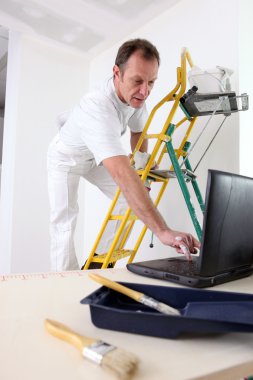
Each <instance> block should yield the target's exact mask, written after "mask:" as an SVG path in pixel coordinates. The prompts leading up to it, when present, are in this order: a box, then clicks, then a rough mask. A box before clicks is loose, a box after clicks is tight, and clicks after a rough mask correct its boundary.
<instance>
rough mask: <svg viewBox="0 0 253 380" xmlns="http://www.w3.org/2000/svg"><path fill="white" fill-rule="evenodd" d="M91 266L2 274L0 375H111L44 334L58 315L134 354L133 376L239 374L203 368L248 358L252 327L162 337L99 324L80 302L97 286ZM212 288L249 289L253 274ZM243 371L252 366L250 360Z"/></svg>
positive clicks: (123, 275) (78, 378)
mask: <svg viewBox="0 0 253 380" xmlns="http://www.w3.org/2000/svg"><path fill="white" fill-rule="evenodd" d="M88 272H89V271H80V272H79V271H77V272H64V273H59V274H56V273H52V274H50V273H44V274H34V275H17V276H0V321H1V323H0V353H1V354H0V357H1V361H0V379H1V380H17V379H25V380H51V379H52V380H59V379H60V380H65V379H66V380H67V379H68V380H70V379H71V380H84V379H89V380H93V379H94V380H98V379H103V380H107V379H108V380H109V379H113V377H112V376H111V375H110V374H108V373H107V372H105V371H104V370H103V369H101V368H100V367H98V366H96V365H95V364H93V363H90V362H89V361H87V360H86V359H83V358H82V357H81V355H80V353H79V352H78V350H77V349H76V348H75V347H73V346H72V345H69V344H67V343H65V342H63V341H61V340H58V339H56V338H55V337H53V336H51V335H50V334H48V333H47V331H45V329H44V326H43V322H44V319H45V318H50V319H55V320H58V321H60V322H62V323H64V324H66V325H68V326H69V327H71V328H72V329H73V330H76V331H78V332H79V333H81V334H83V335H87V336H90V337H94V338H97V339H99V338H100V339H102V340H104V341H107V342H109V343H111V344H114V345H116V346H119V347H122V348H123V349H125V350H127V351H131V352H133V353H135V354H136V355H138V356H139V357H140V359H141V363H140V368H139V371H138V373H137V374H136V376H135V379H136V380H144V379H145V380H165V379H166V380H181V379H196V378H198V377H200V378H201V379H202V378H203V379H209V378H210V379H211V378H212V379H213V378H214V379H215V380H216V379H218V378H220V379H221V378H222V379H229V380H232V379H233V378H235V379H237V380H239V378H240V377H238V375H237V374H236V375H235V376H236V377H233V376H232V375H231V374H230V375H226V376H227V377H226V376H225V377H217V376H218V375H217V376H215V377H212V376H211V377H208V376H205V375H207V374H210V373H212V372H214V371H218V370H221V369H224V368H228V367H230V366H234V365H237V364H241V363H245V362H247V361H249V360H251V359H252V358H253V334H249V333H245V334H241V333H231V334H216V335H202V336H190V337H187V338H186V337H184V338H177V339H161V338H154V337H148V336H142V335H134V334H128V333H121V332H117V331H111V330H104V329H99V328H97V327H96V326H94V325H93V324H92V322H91V319H90V309H89V306H88V305H81V304H80V300H81V299H82V298H84V297H85V296H86V295H88V294H90V293H91V292H92V291H94V290H95V289H97V288H98V287H100V285H99V284H97V283H95V282H94V281H92V280H90V279H89V278H88V277H87V274H88ZM94 272H99V273H101V274H102V275H105V276H107V277H108V278H110V279H112V280H114V281H124V282H136V283H149V284H157V285H163V286H176V285H173V283H169V282H163V281H158V280H154V279H148V278H145V277H141V276H137V275H135V274H133V273H130V272H128V271H127V270H126V269H105V270H102V271H94ZM212 290H227V291H238V292H247V293H253V276H251V277H248V278H245V279H243V280H237V281H233V282H230V283H227V284H224V285H219V286H216V287H214V288H212ZM247 370H248V371H249V370H250V371H251V372H248V373H253V366H250V367H249V369H247ZM233 373H234V374H235V373H236V372H235V371H234V372H233ZM240 374H241V373H240ZM203 376H204V377H203ZM241 377H242V376H241Z"/></svg>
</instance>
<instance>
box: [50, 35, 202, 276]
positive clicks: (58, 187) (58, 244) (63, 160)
mask: <svg viewBox="0 0 253 380" xmlns="http://www.w3.org/2000/svg"><path fill="white" fill-rule="evenodd" d="M159 63H160V58H159V53H158V51H157V49H156V48H155V46H153V45H152V44H151V43H150V42H149V41H147V40H142V39H134V40H130V41H127V42H125V43H124V44H123V45H122V46H121V47H120V48H119V51H118V54H117V57H116V61H115V65H114V67H113V77H112V78H110V79H109V80H107V81H106V83H105V84H104V85H103V86H102V88H101V89H100V90H99V91H94V92H91V93H89V94H87V95H86V96H84V97H83V98H82V99H81V101H80V103H79V104H78V105H77V106H76V107H74V109H73V110H72V111H71V112H70V113H69V114H68V115H63V117H60V118H59V119H58V122H59V124H60V127H61V128H60V131H59V134H58V135H57V136H56V138H55V139H54V140H53V142H52V143H51V144H50V147H49V151H48V171H49V182H48V186H49V198H50V206H51V218H50V221H51V270H53V271H62V270H74V269H79V265H78V262H77V259H76V255H75V249H74V243H73V235H74V231H75V226H76V219H77V214H78V204H77V191H78V184H79V180H80V177H83V178H85V179H87V180H88V181H89V182H91V183H92V184H94V185H96V186H97V187H98V188H99V189H100V190H101V191H103V192H104V193H105V194H106V195H107V196H108V197H109V198H111V199H112V198H113V197H114V194H115V191H116V188H117V187H118V186H119V187H120V188H121V190H122V193H123V194H124V197H125V198H124V197H121V199H120V202H119V209H120V210H121V211H119V212H122V210H123V209H124V208H126V203H125V200H126V202H127V203H128V204H129V205H130V207H131V208H132V210H133V212H134V213H135V214H136V215H137V216H138V217H139V218H140V219H141V220H142V221H143V223H145V224H146V225H147V227H148V228H149V229H151V230H152V231H153V233H154V234H155V235H156V236H157V237H158V239H159V240H160V241H161V242H162V243H163V244H166V245H169V246H172V247H175V248H176V250H177V251H178V252H182V248H184V247H187V248H188V249H189V251H190V252H191V253H194V252H195V248H197V247H199V242H198V241H197V240H196V239H195V238H194V237H193V236H191V235H190V234H187V233H182V232H178V231H173V230H172V229H170V228H169V227H168V226H167V225H166V223H165V221H164V219H163V218H162V216H161V215H160V213H159V212H158V210H157V209H156V208H155V206H154V204H153V202H152V200H151V198H150V197H149V194H148V192H147V191H146V189H145V187H144V185H143V183H142V182H141V180H140V178H139V176H138V175H137V174H136V172H135V171H134V169H133V168H132V167H131V166H130V161H129V158H128V156H127V153H126V152H125V150H124V149H123V147H122V145H121V142H120V137H121V135H122V134H124V133H125V131H126V128H127V127H129V128H130V132H131V141H130V142H131V149H132V151H133V150H134V148H135V146H136V144H137V141H138V139H139V137H140V135H141V132H142V130H143V127H144V125H145V122H146V120H147V116H148V115H147V111H146V106H145V100H146V99H147V97H148V96H149V94H150V91H151V90H152V88H153V86H154V83H155V81H156V79H157V73H158V67H159ZM146 150H147V142H146V141H144V143H143V144H142V147H141V151H143V152H145V151H146ZM106 239H107V240H106V242H105V247H100V249H99V250H98V252H97V253H98V254H99V253H102V252H107V248H109V247H108V245H109V243H110V239H111V236H107V237H106ZM180 246H181V248H180Z"/></svg>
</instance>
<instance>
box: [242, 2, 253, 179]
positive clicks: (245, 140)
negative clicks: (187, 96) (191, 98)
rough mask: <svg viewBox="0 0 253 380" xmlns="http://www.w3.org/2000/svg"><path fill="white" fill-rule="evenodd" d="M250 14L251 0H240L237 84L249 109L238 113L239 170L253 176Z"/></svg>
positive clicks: (252, 93)
mask: <svg viewBox="0 0 253 380" xmlns="http://www.w3.org/2000/svg"><path fill="white" fill-rule="evenodd" d="M250 14H253V3H252V1H251V0H241V1H240V13H239V26H240V28H239V33H240V34H239V86H240V93H243V92H246V93H247V94H248V95H249V110H248V111H247V112H241V113H240V172H241V173H242V174H244V175H246V176H249V177H253V165H252V144H253V143H252V142H253V107H252V99H253V75H252V67H253V50H252V34H253V24H252V21H251V19H250V17H249V15H250Z"/></svg>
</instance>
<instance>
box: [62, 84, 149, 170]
mask: <svg viewBox="0 0 253 380" xmlns="http://www.w3.org/2000/svg"><path fill="white" fill-rule="evenodd" d="M147 117H148V114H147V109H146V105H145V104H144V106H143V107H141V108H138V109H135V108H132V107H131V106H129V105H128V104H125V103H123V102H122V101H121V100H120V99H119V97H118V96H117V94H116V91H115V87H114V84H113V79H112V78H110V79H109V80H107V81H106V82H105V84H104V85H103V86H102V87H101V89H100V90H97V91H93V92H90V93H88V94H87V95H85V96H84V97H83V98H82V99H81V101H80V103H79V104H78V105H77V106H76V107H74V109H73V110H72V111H71V112H70V114H69V116H68V118H67V120H66V122H65V123H64V125H63V126H62V128H61V129H60V139H61V141H62V142H63V143H64V144H66V145H68V146H71V147H72V148H77V149H81V150H84V151H86V150H89V151H90V152H91V153H92V154H93V156H94V158H95V160H96V163H97V165H99V164H100V163H101V162H102V161H103V160H104V159H106V158H109V157H114V156H120V155H126V152H125V150H124V148H123V146H122V143H121V141H120V140H121V139H120V138H121V136H122V135H123V134H124V133H125V132H126V129H127V127H129V128H130V130H131V131H132V132H141V131H142V130H143V127H144V125H145V123H146V121H147Z"/></svg>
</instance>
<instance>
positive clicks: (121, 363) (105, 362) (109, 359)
mask: <svg viewBox="0 0 253 380" xmlns="http://www.w3.org/2000/svg"><path fill="white" fill-rule="evenodd" d="M138 364H139V359H138V358H137V356H135V355H134V354H132V353H131V352H127V351H124V350H122V349H120V348H115V349H114V350H112V351H110V352H108V353H107V354H106V355H105V356H104V357H103V359H102V363H101V366H102V367H103V368H105V369H108V370H110V371H113V372H114V374H115V375H116V376H117V377H118V378H119V379H128V378H130V377H131V376H132V375H133V374H134V373H135V371H136V370H137V368H138Z"/></svg>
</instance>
